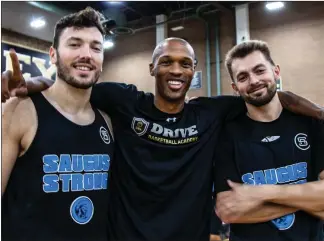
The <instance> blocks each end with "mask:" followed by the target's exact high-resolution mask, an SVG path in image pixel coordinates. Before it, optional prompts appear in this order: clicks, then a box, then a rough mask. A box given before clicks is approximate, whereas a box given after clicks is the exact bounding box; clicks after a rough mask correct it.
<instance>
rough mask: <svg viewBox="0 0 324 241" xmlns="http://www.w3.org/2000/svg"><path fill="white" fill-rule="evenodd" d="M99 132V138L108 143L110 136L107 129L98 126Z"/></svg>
mask: <svg viewBox="0 0 324 241" xmlns="http://www.w3.org/2000/svg"><path fill="white" fill-rule="evenodd" d="M99 133H100V136H101V139H102V140H103V142H104V143H106V144H109V143H110V136H109V134H108V131H107V130H106V128H105V127H103V126H102V127H100V129H99Z"/></svg>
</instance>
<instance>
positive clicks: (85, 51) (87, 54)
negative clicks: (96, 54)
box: [80, 45, 92, 59]
mask: <svg viewBox="0 0 324 241" xmlns="http://www.w3.org/2000/svg"><path fill="white" fill-rule="evenodd" d="M80 58H86V59H87V58H89V59H90V58H92V55H91V48H90V46H87V45H83V46H82V47H81V48H80Z"/></svg>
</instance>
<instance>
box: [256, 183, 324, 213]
mask: <svg viewBox="0 0 324 241" xmlns="http://www.w3.org/2000/svg"><path fill="white" fill-rule="evenodd" d="M264 188H265V189H266V190H265V189H263V190H262V193H263V199H264V201H265V202H271V203H277V204H282V205H286V206H289V207H295V208H297V209H300V210H304V211H306V212H322V211H324V180H320V181H315V182H309V183H304V184H296V185H293V184H292V185H265V186H264Z"/></svg>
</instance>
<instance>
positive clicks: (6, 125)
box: [2, 97, 37, 135]
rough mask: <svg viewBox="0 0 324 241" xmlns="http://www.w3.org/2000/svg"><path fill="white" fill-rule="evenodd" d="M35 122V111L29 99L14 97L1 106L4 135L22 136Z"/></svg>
mask: <svg viewBox="0 0 324 241" xmlns="http://www.w3.org/2000/svg"><path fill="white" fill-rule="evenodd" d="M36 120H37V114H36V109H35V106H34V104H33V102H32V100H31V99H30V98H29V97H25V98H17V97H14V98H11V99H10V100H9V101H7V102H6V103H5V104H3V106H2V122H3V123H2V128H3V131H5V132H6V133H11V134H15V135H24V134H25V133H26V132H28V131H29V130H30V128H31V127H32V126H33V124H34V123H36Z"/></svg>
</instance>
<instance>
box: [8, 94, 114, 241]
mask: <svg viewBox="0 0 324 241" xmlns="http://www.w3.org/2000/svg"><path fill="white" fill-rule="evenodd" d="M31 99H32V101H33V103H34V105H35V108H36V111H37V116H38V128H37V132H36V135H35V138H34V140H33V142H32V144H31V146H30V147H29V149H28V151H27V152H26V153H25V154H24V155H23V156H21V157H19V158H18V159H17V161H16V164H15V166H14V168H13V171H12V173H11V176H10V179H9V182H8V185H7V189H6V192H5V193H4V196H3V198H2V236H3V237H2V238H3V239H2V240H5V241H7V240H8V241H9V240H10V241H11V240H12V241H13V240H14V241H80V240H82V241H94V240H95V241H99V240H104V241H106V240H107V232H106V230H107V229H106V228H107V205H108V191H107V185H108V170H109V167H110V160H111V158H112V156H113V149H114V142H113V138H112V136H111V133H110V131H109V128H108V126H107V124H106V122H105V120H104V118H103V117H102V115H101V114H100V113H99V112H98V110H94V111H95V121H94V122H93V123H92V124H89V125H86V126H80V125H77V124H75V123H73V122H71V121H69V120H68V119H66V118H65V117H64V116H63V115H62V114H61V113H59V112H58V111H57V110H56V109H55V108H54V107H53V106H52V105H51V104H50V103H49V102H48V101H47V100H46V99H45V98H44V96H43V95H42V94H41V93H38V94H36V95H33V96H31Z"/></svg>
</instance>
